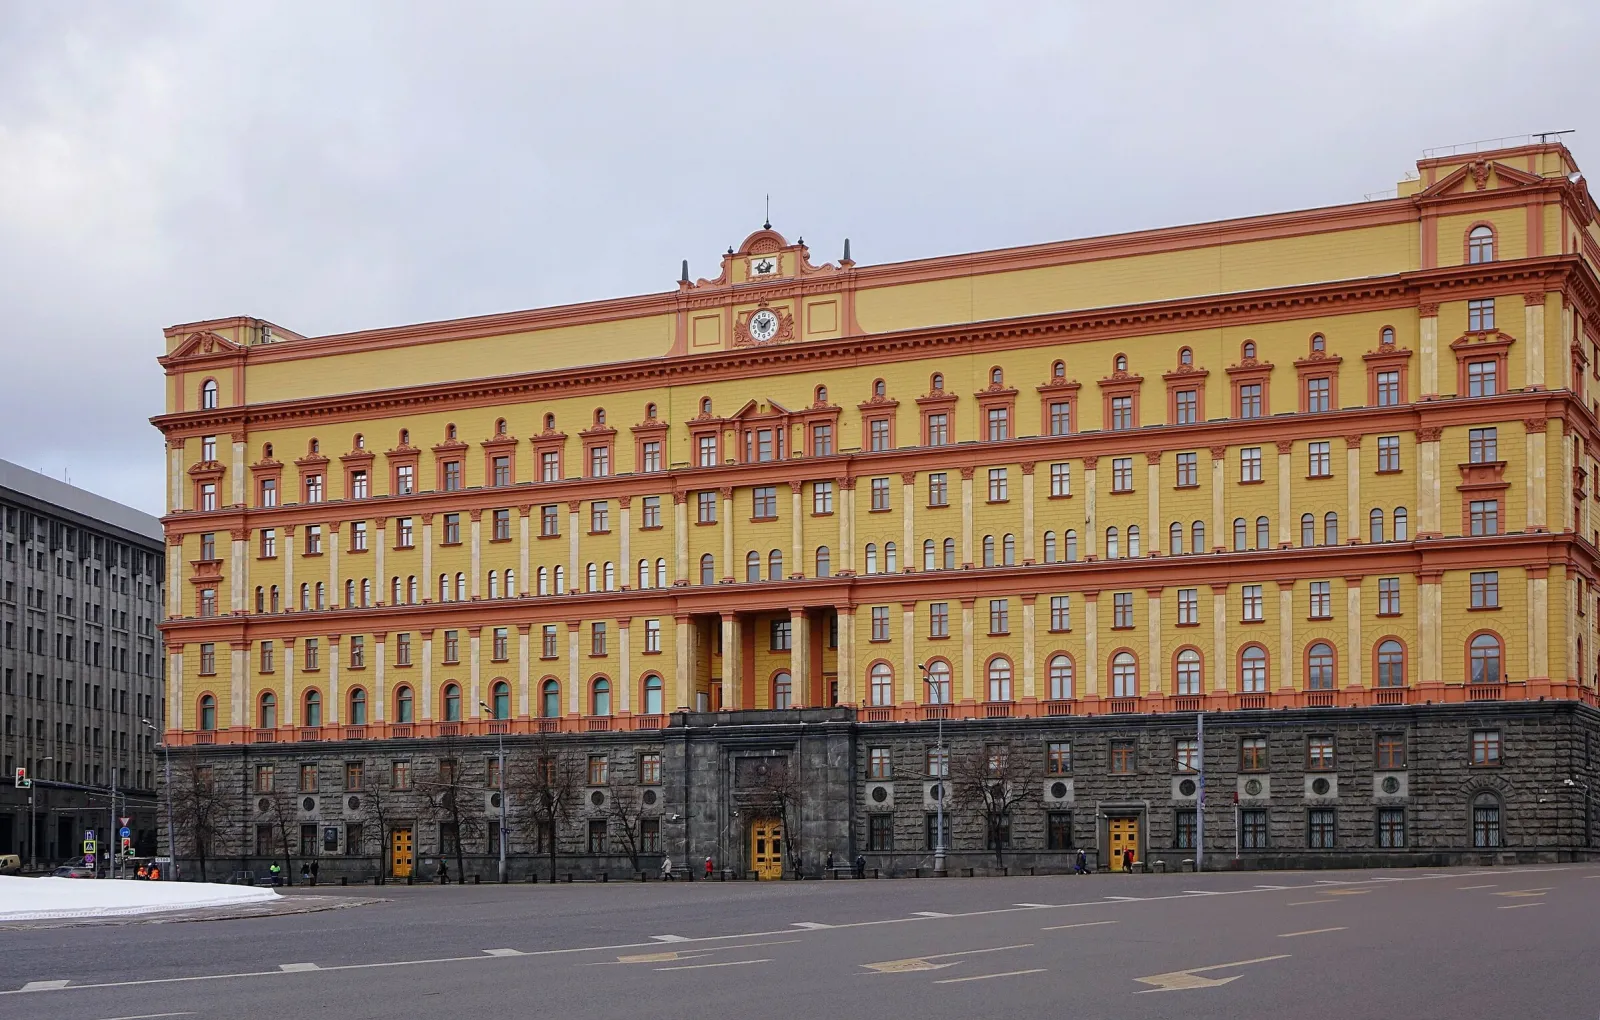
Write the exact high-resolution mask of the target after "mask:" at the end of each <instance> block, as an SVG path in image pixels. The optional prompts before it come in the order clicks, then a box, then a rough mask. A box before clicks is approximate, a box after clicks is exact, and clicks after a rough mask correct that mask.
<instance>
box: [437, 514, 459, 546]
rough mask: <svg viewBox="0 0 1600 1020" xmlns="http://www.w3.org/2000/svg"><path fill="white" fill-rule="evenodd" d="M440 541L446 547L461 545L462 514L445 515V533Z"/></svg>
mask: <svg viewBox="0 0 1600 1020" xmlns="http://www.w3.org/2000/svg"><path fill="white" fill-rule="evenodd" d="M439 541H440V543H442V544H444V545H460V544H461V515H460V514H445V515H444V531H443V533H442V534H441V535H440V537H439Z"/></svg>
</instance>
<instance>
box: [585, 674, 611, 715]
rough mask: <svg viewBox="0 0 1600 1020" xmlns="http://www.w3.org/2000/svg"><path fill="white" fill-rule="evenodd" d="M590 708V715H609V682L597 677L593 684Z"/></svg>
mask: <svg viewBox="0 0 1600 1020" xmlns="http://www.w3.org/2000/svg"><path fill="white" fill-rule="evenodd" d="M593 692H594V693H593V697H592V707H591V710H590V712H589V714H590V715H595V716H607V715H610V714H611V681H610V680H607V679H606V678H605V677H599V678H597V679H596V680H595V682H594V688H593Z"/></svg>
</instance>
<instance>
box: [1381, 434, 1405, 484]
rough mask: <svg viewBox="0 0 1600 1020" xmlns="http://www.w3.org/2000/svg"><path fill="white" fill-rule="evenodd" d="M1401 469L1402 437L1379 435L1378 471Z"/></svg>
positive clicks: (1383, 472)
mask: <svg viewBox="0 0 1600 1020" xmlns="http://www.w3.org/2000/svg"><path fill="white" fill-rule="evenodd" d="M1399 470H1400V437H1399V436H1379V437H1378V473H1379V474H1380V475H1381V474H1387V473H1389V472H1391V471H1399Z"/></svg>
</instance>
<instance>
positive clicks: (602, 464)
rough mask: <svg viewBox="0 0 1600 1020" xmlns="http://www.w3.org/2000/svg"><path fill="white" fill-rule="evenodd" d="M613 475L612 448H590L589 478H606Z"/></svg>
mask: <svg viewBox="0 0 1600 1020" xmlns="http://www.w3.org/2000/svg"><path fill="white" fill-rule="evenodd" d="M610 474H611V447H609V446H591V447H589V477H590V478H605V477H608V476H609V475H610Z"/></svg>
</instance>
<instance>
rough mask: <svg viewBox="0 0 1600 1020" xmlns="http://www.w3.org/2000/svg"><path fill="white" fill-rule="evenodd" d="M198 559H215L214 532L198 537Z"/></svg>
mask: <svg viewBox="0 0 1600 1020" xmlns="http://www.w3.org/2000/svg"><path fill="white" fill-rule="evenodd" d="M200 558H201V559H202V560H207V561H210V560H214V559H216V558H217V535H216V533H215V532H212V531H207V532H205V533H204V534H202V535H201V536H200ZM57 602H58V604H57V606H56V608H57V609H58V610H59V609H60V608H61V606H60V605H59V602H60V600H59V599H58V600H57Z"/></svg>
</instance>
